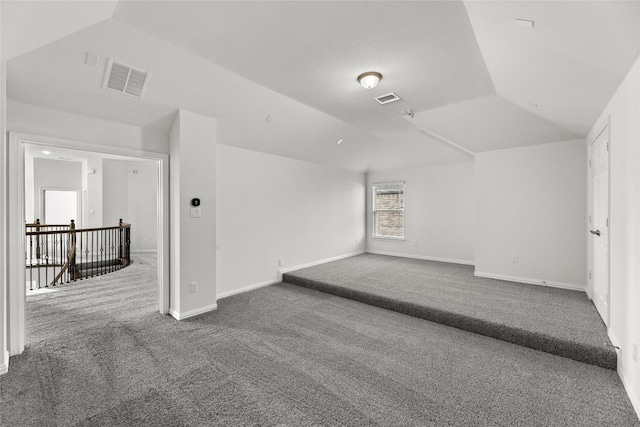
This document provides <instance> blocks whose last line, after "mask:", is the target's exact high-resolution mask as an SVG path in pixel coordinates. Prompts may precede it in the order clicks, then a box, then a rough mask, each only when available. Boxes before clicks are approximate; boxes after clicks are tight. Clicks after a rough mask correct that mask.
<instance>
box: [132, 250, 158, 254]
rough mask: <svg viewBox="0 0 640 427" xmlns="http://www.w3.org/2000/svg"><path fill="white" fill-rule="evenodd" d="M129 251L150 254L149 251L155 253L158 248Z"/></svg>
mask: <svg viewBox="0 0 640 427" xmlns="http://www.w3.org/2000/svg"><path fill="white" fill-rule="evenodd" d="M129 252H130V253H132V254H151V253H153V254H155V253H158V250H157V249H131V250H130V251H129Z"/></svg>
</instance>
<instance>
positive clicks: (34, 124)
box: [7, 99, 169, 153]
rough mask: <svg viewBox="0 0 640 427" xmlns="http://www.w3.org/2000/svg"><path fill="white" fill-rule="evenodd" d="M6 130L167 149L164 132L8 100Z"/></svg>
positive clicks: (166, 136)
mask: <svg viewBox="0 0 640 427" xmlns="http://www.w3.org/2000/svg"><path fill="white" fill-rule="evenodd" d="M7 129H8V130H11V131H15V132H24V133H28V134H33V135H45V136H51V137H56V138H62V139H67V140H72V141H81V142H88V143H94V144H101V145H107V146H111V145H112V146H116V147H122V148H127V149H132V150H134V149H135V150H141V151H151V152H155V153H168V152H169V137H168V134H161V133H158V132H151V131H149V130H144V129H142V128H140V127H137V126H132V125H127V124H124V123H117V122H112V121H109V120H103V119H98V118H94V117H88V116H82V115H79V114H74V113H69V112H66V111H61V110H54V109H51V108H46V107H41V106H36V105H32V104H26V103H23V102H20V101H16V100H12V99H9V100H8V105H7Z"/></svg>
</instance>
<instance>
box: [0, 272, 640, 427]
mask: <svg viewBox="0 0 640 427" xmlns="http://www.w3.org/2000/svg"><path fill="white" fill-rule="evenodd" d="M150 270H153V271H154V272H155V270H154V269H152V268H150V267H149V266H146V265H144V264H143V263H141V262H138V261H136V262H135V263H134V264H133V265H132V266H130V267H127V268H126V269H124V270H121V271H120V272H116V273H112V274H111V275H107V276H103V277H101V278H100V281H101V285H100V286H102V287H104V288H105V289H111V293H112V296H111V298H113V299H114V300H113V301H114V302H109V301H108V298H102V297H101V295H100V293H99V292H97V293H95V294H93V295H92V296H91V298H75V301H74V302H73V303H70V302H69V301H65V298H66V297H65V292H67V291H68V292H69V293H70V295H74V294H76V293H80V292H81V290H80V289H74V288H77V287H80V286H86V287H92V286H97V285H96V284H95V283H92V282H90V281H87V282H85V283H81V284H75V285H68V286H62V287H60V288H59V290H58V292H55V293H51V294H43V295H42V297H43V298H42V300H43V302H46V304H43V305H42V306H43V307H44V308H45V309H46V310H47V311H48V316H52V317H53V318H54V319H55V318H58V319H60V321H59V322H58V323H57V325H55V322H56V321H55V320H54V319H50V320H49V321H44V320H42V321H40V325H43V327H44V328H45V329H46V330H47V331H48V332H47V333H49V334H51V337H46V336H45V335H46V334H45V333H41V332H40V331H36V329H38V326H36V325H34V324H33V323H34V322H31V324H30V325H29V336H30V337H32V339H31V340H30V344H29V345H28V347H27V350H26V351H25V353H24V354H22V355H20V356H15V357H12V358H11V365H10V371H9V373H8V374H6V375H4V376H1V377H0V425H2V426H67V425H73V426H206V425H220V426H276V425H277V426H312V425H313V426H320V425H327V426H345V425H347V426H401V425H404V426H603V425H611V426H613V425H615V426H639V425H640V422H639V421H638V419H637V417H636V415H635V413H634V412H633V409H632V407H631V404H630V402H629V400H628V398H627V396H626V394H625V391H624V388H623V386H622V384H621V383H620V380H619V378H618V376H617V374H616V373H615V372H613V371H611V370H608V369H603V368H600V367H597V366H593V365H587V364H584V363H580V362H576V361H574V360H570V359H567V358H563V357H558V356H554V355H550V354H547V353H543V352H539V351H535V350H531V349H528V348H525V347H522V346H517V345H513V344H509V343H506V342H503V341H498V340H494V339H491V338H487V337H484V336H480V335H477V334H472V333H469V332H465V331H462V330H459V329H455V328H450V327H447V326H443V325H439V324H435V323H431V322H426V321H424V320H421V319H418V318H414V317H410V316H406V315H403V314H400V313H396V312H393V311H389V310H384V309H380V308H377V307H372V306H369V305H365V304H361V303H358V302H354V301H351V300H348V299H344V298H340V297H336V296H333V295H329V294H326V293H322V292H318V291H314V290H311V289H306V288H303V287H299V286H294V285H289V284H278V285H273V286H270V287H267V288H263V289H259V290H255V291H252V292H249V293H245V294H240V295H235V296H233V297H229V298H226V299H223V300H220V301H218V304H219V308H218V310H217V311H215V312H213V313H208V314H205V315H201V316H198V317H196V318H193V319H191V320H185V321H181V322H178V321H175V320H173V319H172V318H170V317H167V316H161V315H160V314H158V313H156V312H155V303H154V300H155V285H154V284H153V283H152V281H150V280H149V274H150ZM125 274H126V275H127V277H126V279H127V280H126V281H125V280H124V277H123V275H125ZM136 274H137V276H136ZM129 280H132V281H133V282H128V281H129ZM142 287H146V288H147V290H148V292H147V293H146V294H141V293H139V292H138V289H139V288H142ZM116 288H119V289H120V292H115V289H116ZM128 292H131V294H129V293H128ZM133 294H135V296H131V295H133ZM76 295H77V294H76ZM39 299H40V297H39V296H33V297H30V300H29V303H28V306H27V309H28V314H29V315H28V319H36V318H39V313H37V312H38V310H39V307H40V304H39V303H40V301H39ZM55 299H57V300H58V304H55V302H54V300H55ZM98 301H99V302H98ZM121 305H126V307H127V308H126V310H120V309H119V307H120V306H121ZM56 307H58V308H59V310H60V313H57V311H56ZM76 311H77V312H79V313H83V315H82V317H81V319H82V320H81V321H78V322H76V323H73V324H70V325H69V324H67V322H68V320H69V319H72V318H73V317H74V315H73V312H76ZM114 311H118V312H119V313H117V314H114ZM89 313H91V314H89ZM58 314H59V316H58ZM45 317H46V316H45ZM35 337H37V339H36V338H35Z"/></svg>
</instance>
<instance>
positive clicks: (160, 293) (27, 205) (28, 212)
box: [8, 132, 169, 356]
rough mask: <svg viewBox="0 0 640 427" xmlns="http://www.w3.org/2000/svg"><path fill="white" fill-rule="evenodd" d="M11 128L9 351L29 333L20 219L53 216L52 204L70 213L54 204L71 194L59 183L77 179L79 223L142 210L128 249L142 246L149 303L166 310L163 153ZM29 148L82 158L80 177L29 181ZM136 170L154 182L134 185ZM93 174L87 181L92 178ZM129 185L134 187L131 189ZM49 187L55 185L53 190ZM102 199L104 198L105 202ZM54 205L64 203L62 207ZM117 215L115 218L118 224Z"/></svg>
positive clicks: (31, 163) (63, 169)
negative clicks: (149, 286) (149, 287)
mask: <svg viewBox="0 0 640 427" xmlns="http://www.w3.org/2000/svg"><path fill="white" fill-rule="evenodd" d="M9 136H10V137H9V151H8V153H9V158H8V160H9V161H8V165H9V176H10V181H12V182H16V183H18V184H19V185H16V186H12V188H10V189H9V202H10V205H11V206H13V207H14V208H12V209H11V210H10V212H8V214H9V225H10V227H9V230H8V238H9V244H10V246H11V247H13V248H15V249H16V250H15V251H12V252H11V253H9V265H10V266H11V268H10V269H9V274H10V278H11V280H10V285H9V289H8V291H9V292H8V293H9V295H8V297H9V298H8V305H9V306H10V307H11V310H9V351H10V355H12V356H13V355H16V354H20V353H22V351H24V348H25V343H26V338H27V337H26V333H27V329H26V323H27V319H26V286H25V283H26V277H25V276H26V271H25V263H24V254H25V238H24V233H25V222H32V221H33V220H34V218H36V219H37V217H38V216H42V217H43V219H44V218H46V219H47V220H48V219H50V218H55V217H50V216H48V215H47V211H48V212H49V214H51V212H52V211H51V209H53V212H54V214H55V215H58V214H60V215H67V216H68V214H69V212H70V211H67V212H65V213H60V212H59V211H58V212H57V213H56V209H58V208H60V206H58V205H59V204H60V201H61V197H64V198H67V199H69V198H71V199H72V198H73V197H72V196H70V195H69V194H68V192H65V191H64V190H69V189H74V190H77V189H78V187H79V191H76V192H75V194H76V215H75V216H76V218H77V220H78V223H80V224H82V226H83V227H92V226H94V225H100V226H102V223H103V221H104V222H105V224H106V222H107V221H110V220H111V219H113V218H111V217H112V216H114V217H119V215H122V216H139V217H140V218H142V219H140V223H141V224H143V225H141V227H140V229H139V230H137V231H136V233H137V234H136V235H135V236H133V238H132V240H133V239H136V242H135V244H134V245H132V246H133V252H134V253H136V251H139V252H140V253H141V254H143V256H142V258H144V260H146V261H145V262H146V263H147V266H148V267H149V266H150V267H149V268H151V270H149V271H151V277H152V278H153V281H154V286H155V288H156V291H155V295H154V298H153V306H154V307H155V309H156V310H157V311H159V312H160V313H161V314H167V313H168V309H169V274H168V268H169V260H168V254H169V251H168V248H169V247H168V238H169V231H168V211H169V210H168V200H169V199H168V188H169V185H168V155H166V154H159V153H151V152H145V151H140V150H130V149H125V148H117V147H111V146H103V145H99V144H91V143H83V142H78V141H70V140H64V139H59V138H53V137H43V136H36V135H28V134H22V133H14V132H11V133H10V135H9ZM34 153H41V154H44V155H45V156H50V157H49V160H51V159H52V157H51V155H52V154H55V159H54V160H57V161H61V162H68V163H66V165H71V162H78V164H80V165H81V170H82V173H81V176H80V178H77V176H76V178H75V179H79V182H80V184H79V185H75V184H74V185H69V184H61V183H60V182H56V183H51V182H50V183H49V184H40V185H35V183H36V182H35V181H36V177H35V176H36V175H35V174H34V171H35V170H37V166H35V167H34V161H33V159H34V158H41V157H42V156H41V155H34ZM92 162H93V163H92ZM97 164H99V165H100V170H98V167H97V166H96V165H97ZM58 166H60V165H58ZM75 166H77V165H75ZM103 166H104V167H103ZM68 169H69V168H67V167H64V166H62V167H54V168H53V172H54V175H55V173H56V172H57V173H58V174H59V175H64V174H65V172H67V171H68ZM107 170H110V171H112V172H114V171H115V173H116V175H115V178H114V179H113V180H112V179H110V178H108V177H107V178H108V179H109V182H110V184H108V185H106V186H105V185H103V184H104V182H100V181H101V180H100V179H97V178H98V176H100V178H101V179H104V178H105V177H106V175H105V172H106V171H107ZM142 178H146V180H147V181H146V182H147V184H148V183H149V182H152V183H153V184H152V185H153V188H150V187H149V186H147V187H144V186H140V180H141V179H142ZM57 179H60V176H57ZM92 180H93V182H91V181H92ZM136 185H138V187H139V188H138V187H136ZM114 187H115V188H114ZM130 187H131V188H134V190H133V191H132V192H131V194H130V195H129V194H128V190H129V188H130ZM145 188H146V189H145ZM45 190H47V191H45ZM49 190H52V191H53V192H52V193H51V196H52V197H53V199H51V200H47V199H48V198H49V196H50V195H49ZM61 190H62V191H61ZM55 191H60V192H59V193H55ZM105 191H106V192H107V193H110V194H112V195H113V194H115V195H117V197H118V198H119V202H118V203H117V205H118V206H114V205H115V202H112V201H106V199H105V195H104V194H102V193H104V192H105ZM45 193H46V194H47V195H46V196H45ZM61 193H63V194H61ZM78 200H79V203H78ZM105 201H106V203H103V202H105ZM67 202H69V200H67ZM71 202H73V201H71ZM78 205H79V206H80V211H79V212H77V206H78ZM59 210H64V209H63V208H60V209H59ZM70 219H73V218H70ZM118 219H119V218H118ZM118 219H116V220H115V221H116V222H115V223H114V224H113V225H117V221H118ZM68 220H69V219H68ZM68 220H67V221H68ZM67 221H65V223H66V222H67ZM136 222H138V220H136ZM132 229H135V228H132ZM150 230H152V231H150ZM132 234H133V231H132ZM134 262H135V260H134ZM154 273H155V274H154ZM105 277H106V276H105ZM154 311H155V310H154Z"/></svg>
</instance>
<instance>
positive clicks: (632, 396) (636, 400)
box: [618, 352, 640, 418]
mask: <svg viewBox="0 0 640 427" xmlns="http://www.w3.org/2000/svg"><path fill="white" fill-rule="evenodd" d="M618 359H620V352H618ZM618 376H619V377H620V380H621V381H622V385H623V386H624V389H625V391H626V392H627V396H629V400H630V401H631V406H633V409H634V410H635V411H636V415H637V416H638V418H640V397H639V396H638V395H637V394H636V393H635V392H634V391H633V388H632V387H631V380H630V379H629V378H628V377H627V375H626V374H625V372H624V370H623V369H622V364H621V363H620V360H618Z"/></svg>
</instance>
